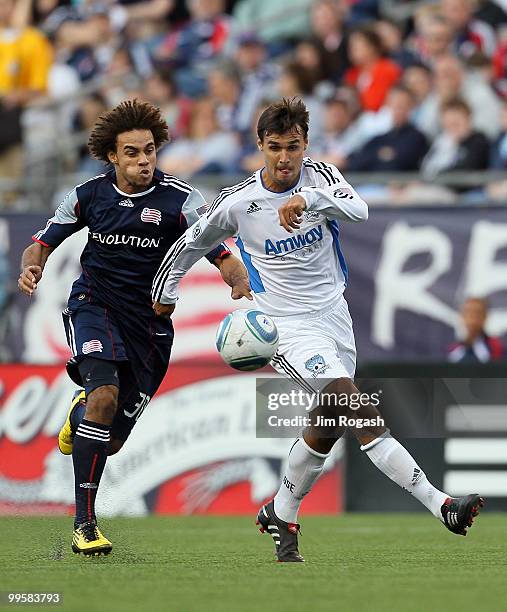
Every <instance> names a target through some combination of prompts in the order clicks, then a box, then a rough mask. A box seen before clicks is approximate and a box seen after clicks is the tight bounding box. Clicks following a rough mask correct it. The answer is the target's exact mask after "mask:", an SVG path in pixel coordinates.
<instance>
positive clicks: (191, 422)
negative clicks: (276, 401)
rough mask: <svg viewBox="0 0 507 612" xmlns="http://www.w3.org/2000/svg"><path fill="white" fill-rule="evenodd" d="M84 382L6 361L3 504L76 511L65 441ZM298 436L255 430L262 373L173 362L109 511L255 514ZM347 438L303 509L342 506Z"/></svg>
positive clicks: (131, 446)
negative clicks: (61, 440) (62, 448)
mask: <svg viewBox="0 0 507 612" xmlns="http://www.w3.org/2000/svg"><path fill="white" fill-rule="evenodd" d="M73 391H74V385H73V383H72V382H71V381H70V379H69V378H68V377H67V375H66V373H65V371H64V370H63V369H62V367H61V366H33V365H0V514H14V513H16V514H19V513H71V512H72V511H73V488H74V487H73V473H72V458H71V457H68V456H64V455H62V454H61V453H60V452H59V450H58V448H57V444H56V439H57V435H58V431H59V429H60V427H61V425H62V423H63V422H64V420H65V416H66V413H67V410H68V406H69V402H70V399H71V397H72V393H73ZM291 443H292V440H290V439H273V438H270V439H267V438H257V437H256V436H255V376H254V375H251V374H241V373H236V372H234V371H233V370H231V369H230V368H227V367H226V366H224V365H223V364H221V363H218V362H209V363H196V361H195V360H192V362H191V363H190V362H188V361H180V362H176V363H174V364H171V366H170V368H169V373H168V375H167V376H166V378H165V380H164V382H163V384H162V386H161V388H160V390H159V392H158V393H157V395H156V396H155V397H154V398H153V399H152V401H151V402H150V405H149V406H148V408H147V409H146V410H145V411H144V413H143V415H142V417H141V418H140V419H139V422H138V423H137V424H136V426H135V428H134V430H133V432H132V434H131V436H130V438H129V439H128V440H127V442H126V444H125V445H124V447H123V448H122V450H121V451H120V452H119V453H118V454H117V455H114V456H112V457H110V458H109V459H108V461H107V464H106V469H105V471H104V475H103V478H102V482H101V488H100V492H99V495H98V498H97V510H98V512H99V514H102V515H108V516H116V515H138V516H143V515H146V514H149V513H170V514H208V513H209V514H253V513H255V511H256V510H257V508H258V507H259V506H260V504H261V503H263V502H264V501H265V500H267V499H270V498H271V497H272V496H273V495H274V493H275V492H276V490H277V489H278V485H279V481H280V476H281V473H282V470H283V466H284V461H285V460H286V457H287V453H288V449H289V447H290V445H291ZM341 453H342V449H341V447H340V446H339V445H337V447H336V450H335V452H334V453H333V455H332V456H331V457H330V458H329V459H328V461H327V462H326V466H325V471H324V473H323V475H322V477H321V478H320V480H319V481H318V482H317V484H316V486H315V487H314V489H313V490H312V492H311V493H310V494H309V495H308V496H307V498H306V499H305V501H304V504H303V509H302V510H303V513H306V514H319V513H336V512H339V511H341V510H342V462H341V456H342V455H341Z"/></svg>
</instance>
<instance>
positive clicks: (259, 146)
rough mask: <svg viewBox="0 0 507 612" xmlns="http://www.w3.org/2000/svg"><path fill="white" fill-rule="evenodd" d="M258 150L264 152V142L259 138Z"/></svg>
mask: <svg viewBox="0 0 507 612" xmlns="http://www.w3.org/2000/svg"><path fill="white" fill-rule="evenodd" d="M257 148H258V149H259V151H262V140H261V139H260V138H257Z"/></svg>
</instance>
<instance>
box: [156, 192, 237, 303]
mask: <svg viewBox="0 0 507 612" xmlns="http://www.w3.org/2000/svg"><path fill="white" fill-rule="evenodd" d="M219 197H220V196H219ZM217 200H218V198H217V199H216V200H215V202H214V203H213V205H212V207H213V208H212V209H210V211H209V212H208V213H207V214H206V215H204V216H202V217H200V218H199V219H198V220H197V221H196V222H195V223H194V224H193V225H191V226H190V227H189V228H188V229H187V230H186V232H185V233H184V234H183V236H181V238H180V239H179V240H177V241H176V242H175V243H174V244H173V246H172V247H171V249H169V251H168V252H167V254H166V256H165V257H164V260H163V262H162V264H161V265H160V267H159V269H158V271H157V273H156V275H155V278H154V280H153V286H152V299H153V301H154V302H160V303H162V304H174V303H175V302H176V300H177V299H178V298H177V286H178V283H179V281H180V279H181V278H182V277H183V276H185V274H186V273H187V272H188V271H189V270H190V268H191V267H192V266H193V265H194V263H195V262H196V261H198V260H199V259H201V257H204V256H205V255H206V254H207V253H208V252H209V251H210V250H211V249H212V248H214V247H216V245H217V244H219V243H221V242H222V241H223V240H226V239H227V238H230V237H231V236H233V235H234V234H235V233H236V228H235V226H234V223H232V222H231V221H230V219H229V214H228V206H227V203H226V202H222V200H221V201H220V202H218V204H216V205H215V203H216V202H217Z"/></svg>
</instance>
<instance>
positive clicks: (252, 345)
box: [216, 309, 278, 372]
mask: <svg viewBox="0 0 507 612" xmlns="http://www.w3.org/2000/svg"><path fill="white" fill-rule="evenodd" d="M216 346H217V350H218V352H219V353H220V355H221V357H222V359H223V360H224V361H225V363H227V364H228V365H230V366H231V368H234V369H235V370H242V371H244V372H248V371H250V370H257V369H258V368H262V367H263V366H265V365H267V364H268V363H269V362H270V361H271V358H272V357H273V355H274V354H275V353H276V349H277V348H278V330H277V329H276V325H275V323H274V321H273V319H271V317H268V315H265V314H264V313H263V312H261V311H260V310H245V309H243V310H235V311H234V312H231V313H230V314H228V315H227V316H226V317H225V319H224V320H223V321H222V322H221V323H220V325H219V326H218V330H217V337H216Z"/></svg>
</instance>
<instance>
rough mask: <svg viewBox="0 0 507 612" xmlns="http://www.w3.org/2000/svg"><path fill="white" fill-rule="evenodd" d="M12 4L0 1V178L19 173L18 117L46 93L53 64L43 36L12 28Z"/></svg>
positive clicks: (19, 135)
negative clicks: (29, 104)
mask: <svg viewBox="0 0 507 612" xmlns="http://www.w3.org/2000/svg"><path fill="white" fill-rule="evenodd" d="M14 10H15V1H14V0H0V176H9V177H15V176H19V174H20V173H21V171H22V167H21V163H22V157H21V146H20V145H21V127H20V115H21V111H22V109H23V107H24V106H25V105H26V104H27V103H28V102H30V101H31V100H33V99H34V98H35V97H37V96H40V95H41V94H44V93H45V90H46V85H47V79H48V73H49V69H50V67H51V64H52V61H53V52H52V47H51V45H50V43H49V41H48V40H47V39H46V37H45V36H44V35H43V34H42V33H41V32H40V31H39V30H37V29H35V28H32V27H21V28H17V27H15V20H14V17H15V15H14Z"/></svg>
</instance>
